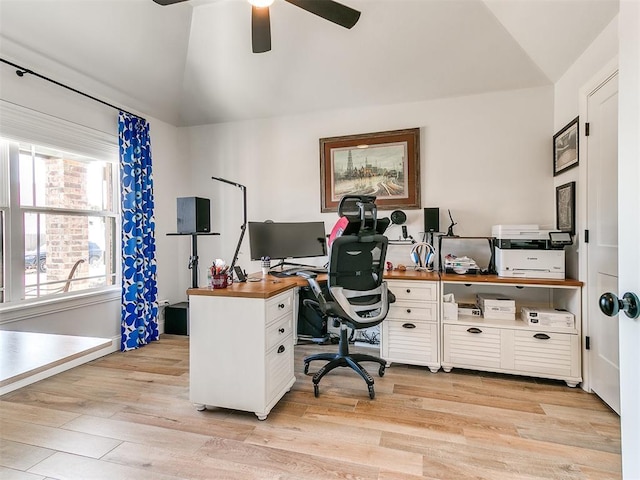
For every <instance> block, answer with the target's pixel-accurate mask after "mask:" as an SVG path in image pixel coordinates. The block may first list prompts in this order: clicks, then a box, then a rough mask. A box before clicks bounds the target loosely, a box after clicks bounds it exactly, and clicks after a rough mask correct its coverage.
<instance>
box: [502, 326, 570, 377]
mask: <svg viewBox="0 0 640 480" xmlns="http://www.w3.org/2000/svg"><path fill="white" fill-rule="evenodd" d="M514 334H515V339H514V342H515V348H514V361H515V368H516V370H520V371H522V372H528V373H539V374H547V375H560V376H571V375H572V372H571V369H572V368H571V367H572V357H573V351H574V348H573V347H572V344H573V343H574V342H576V340H577V338H578V336H577V335H571V334H568V333H540V332H536V331H526V332H525V331H522V332H514ZM576 346H577V348H578V349H579V348H580V347H579V342H578V343H577V345H576Z"/></svg>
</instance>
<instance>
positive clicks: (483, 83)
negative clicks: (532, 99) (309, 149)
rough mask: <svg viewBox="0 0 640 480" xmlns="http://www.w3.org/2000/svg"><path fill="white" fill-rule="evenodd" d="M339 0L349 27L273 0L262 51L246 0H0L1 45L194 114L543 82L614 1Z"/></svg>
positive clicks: (584, 41)
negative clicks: (168, 0)
mask: <svg viewBox="0 0 640 480" xmlns="http://www.w3.org/2000/svg"><path fill="white" fill-rule="evenodd" d="M341 1H342V3H345V4H347V5H349V6H351V7H352V8H355V9H357V10H359V11H361V12H362V15H361V17H360V20H359V22H358V23H357V24H356V25H355V27H353V29H351V30H346V29H344V28H342V27H339V26H336V25H334V24H332V23H330V22H327V21H326V20H323V19H321V18H319V17H317V16H315V15H312V14H309V13H307V12H305V11H303V10H301V9H299V8H297V7H295V6H293V5H291V4H289V3H286V2H284V1H282V0H276V1H275V3H274V4H273V5H272V6H271V34H272V50H271V51H270V52H267V53H262V54H254V53H251V7H250V5H249V4H248V3H247V2H246V0H191V1H189V2H185V3H181V4H176V5H171V6H167V7H161V6H159V5H156V4H155V3H153V2H152V0H0V54H1V55H2V57H3V58H6V59H8V60H11V61H13V62H15V63H18V64H21V65H24V66H25V67H27V68H31V69H33V70H36V71H38V73H42V74H43V75H47V76H51V77H53V78H56V79H57V80H60V81H64V82H65V83H68V84H70V85H72V86H74V87H77V88H79V89H82V90H85V91H87V93H90V94H92V95H95V96H98V97H101V98H104V99H105V100H107V101H111V102H114V103H117V104H120V105H122V106H124V107H126V108H129V109H132V110H136V111H139V112H143V113H145V114H147V115H151V116H153V117H156V118H159V119H161V120H164V121H166V122H168V123H171V124H174V125H181V126H182V125H200V124H208V123H216V122H226V121H234V120H242V119H248V118H262V117H270V116H278V115H286V114H295V113H303V112H309V111H315V110H322V109H336V108H351V107H362V106H369V105H379V104H391V103H402V102H415V101H422V100H428V99H434V98H441V97H451V96H459V95H467V94H475V93H481V92H487V91H496V90H502V89H517V88H527V87H535V86H541V85H549V84H552V83H554V82H555V81H557V80H558V78H560V77H561V76H562V74H563V73H564V72H565V71H566V70H567V69H568V68H569V66H570V65H571V64H572V63H573V62H574V61H575V60H576V59H577V57H578V56H579V55H580V54H581V53H582V52H583V51H584V50H585V49H586V48H587V46H588V45H589V44H590V43H591V42H592V41H593V40H594V39H595V38H596V37H597V35H598V34H599V33H600V32H601V31H602V29H603V28H604V27H605V26H606V25H607V24H608V23H609V22H610V21H611V20H612V19H613V17H614V16H615V15H616V14H617V12H618V0H341ZM0 68H8V67H7V66H5V65H3V66H1V67H0ZM1 93H2V87H1V86H0V95H1Z"/></svg>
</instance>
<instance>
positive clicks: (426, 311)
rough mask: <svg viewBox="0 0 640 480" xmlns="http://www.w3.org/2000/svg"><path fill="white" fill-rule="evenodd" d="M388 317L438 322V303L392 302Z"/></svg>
mask: <svg viewBox="0 0 640 480" xmlns="http://www.w3.org/2000/svg"><path fill="white" fill-rule="evenodd" d="M387 318H392V319H398V320H408V321H418V322H427V321H428V322H437V321H438V304H437V303H427V302H411V303H409V302H396V303H392V304H391V305H390V306H389V313H388V314H387Z"/></svg>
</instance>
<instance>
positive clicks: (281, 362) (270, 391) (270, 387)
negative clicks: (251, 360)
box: [266, 335, 294, 403]
mask: <svg viewBox="0 0 640 480" xmlns="http://www.w3.org/2000/svg"><path fill="white" fill-rule="evenodd" d="M266 362H267V363H266V367H267V371H266V377H267V378H266V380H267V381H266V386H267V403H269V402H270V401H271V400H272V399H273V397H274V395H277V394H278V393H279V392H280V390H282V388H283V387H284V385H285V384H286V383H287V382H288V381H289V380H291V378H293V375H294V374H293V336H292V335H290V336H288V337H287V338H285V339H284V340H283V341H282V342H280V343H278V344H277V345H276V346H275V347H274V348H273V349H272V350H270V351H269V352H268V353H267V358H266Z"/></svg>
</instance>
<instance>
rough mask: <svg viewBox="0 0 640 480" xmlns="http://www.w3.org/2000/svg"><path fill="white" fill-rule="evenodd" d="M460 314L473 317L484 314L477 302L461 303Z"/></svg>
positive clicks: (459, 305) (459, 306)
mask: <svg viewBox="0 0 640 480" xmlns="http://www.w3.org/2000/svg"><path fill="white" fill-rule="evenodd" d="M458 315H468V316H471V317H480V316H482V310H480V307H478V305H476V304H475V303H459V304H458Z"/></svg>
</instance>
